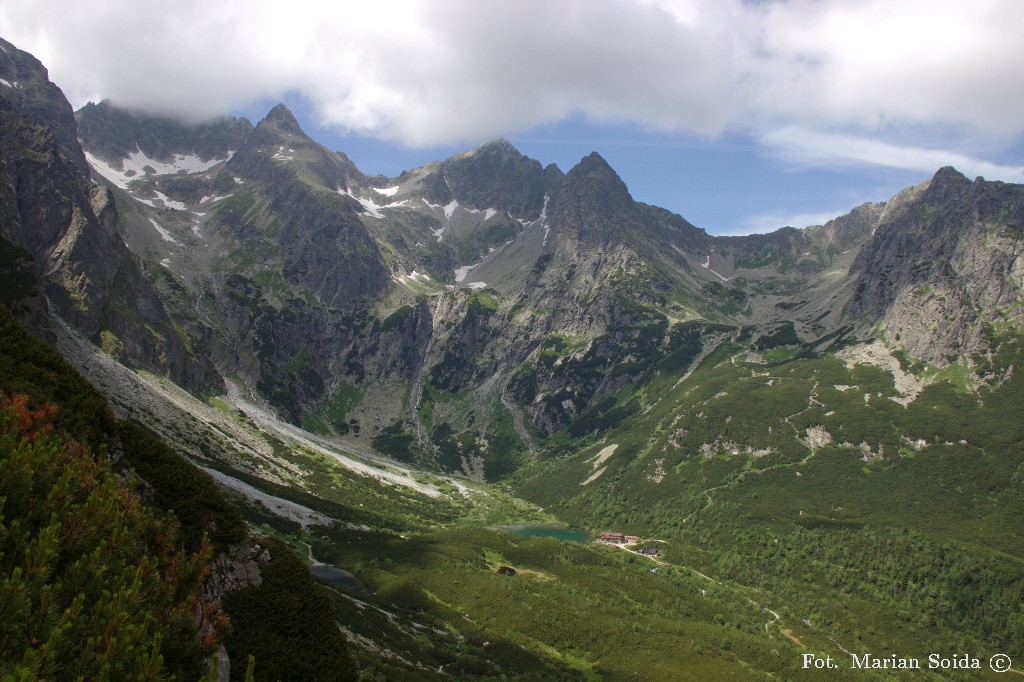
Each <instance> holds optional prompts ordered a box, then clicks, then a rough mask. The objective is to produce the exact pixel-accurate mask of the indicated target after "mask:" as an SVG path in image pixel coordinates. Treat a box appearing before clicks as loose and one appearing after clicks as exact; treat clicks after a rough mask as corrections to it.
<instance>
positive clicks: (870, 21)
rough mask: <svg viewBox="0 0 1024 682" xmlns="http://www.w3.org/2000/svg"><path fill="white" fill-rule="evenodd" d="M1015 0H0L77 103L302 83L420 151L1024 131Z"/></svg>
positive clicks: (266, 91) (204, 112)
mask: <svg viewBox="0 0 1024 682" xmlns="http://www.w3.org/2000/svg"><path fill="white" fill-rule="evenodd" d="M1021 26H1024V3H1022V2H1019V1H1018V0H974V1H972V2H970V3H966V2H962V0H900V2H892V0H857V1H856V2H850V1H849V0H789V1H788V2H743V1H742V0H715V1H713V0H489V1H488V2H479V1H478V0H430V1H429V2H427V1H425V0H418V1H417V0H388V1H387V2H377V3H366V2H354V1H347V2H343V1H322V2H317V1H314V0H293V1H292V2H288V3H284V2H269V1H262V2H258V1H255V0H219V1H218V2H216V3H210V2H206V1H205V0H179V1H176V2H173V3H170V2H164V1H162V0H161V1H158V0H135V1H133V2H128V3H125V2H117V1H115V0H91V1H90V2H88V3H85V2H81V1H80V0H50V1H48V2H46V3H39V2H37V1H36V0H3V2H2V3H0V27H2V28H3V32H4V36H5V37H6V38H7V39H9V40H11V41H12V42H14V43H15V44H16V45H18V46H19V47H21V48H23V49H26V50H28V51H30V52H32V53H33V54H35V55H36V56H37V57H39V58H40V59H41V60H43V62H44V63H45V64H47V66H49V67H50V70H51V75H52V77H53V78H54V80H55V81H56V82H57V83H58V84H59V85H61V87H62V88H64V90H65V92H66V94H67V95H68V97H69V99H71V101H72V104H73V105H75V106H76V107H77V106H80V105H81V104H83V103H84V102H85V101H87V100H90V99H98V98H104V97H106V98H111V99H113V100H115V101H117V102H119V103H121V104H122V105H126V106H131V107H136V108H143V109H148V110H156V111H164V112H168V111H170V112H174V113H177V114H179V115H185V116H191V117H202V116H212V115H215V114H220V113H223V112H224V111H227V110H230V109H232V108H236V107H239V106H243V105H245V104H247V103H250V102H253V101H257V100H262V99H266V98H280V97H282V96H283V94H284V93H286V92H289V91H297V92H299V93H301V94H302V95H304V96H306V97H308V98H309V99H310V101H311V102H312V103H313V105H314V107H315V108H316V111H317V112H318V113H319V115H320V116H321V117H322V119H323V122H325V123H328V124H334V125H337V126H339V127H341V128H344V129H348V130H352V131H355V132H359V133H363V134H369V135H373V136H378V137H383V138H388V139H394V140H399V141H401V142H403V143H405V144H408V145H435V144H443V143H462V142H467V141H470V142H472V141H479V140H480V139H485V138H487V137H492V136H497V135H511V134H514V133H515V132H517V131H523V130H526V129H529V128H530V127H532V126H535V125H537V124H539V123H543V122H546V121H552V120H560V119H563V118H565V117H567V116H570V115H574V114H582V115H583V116H585V117H587V118H589V119H591V120H599V121H630V122H634V123H638V124H640V125H642V126H645V127H649V128H653V129H659V130H666V131H687V132H696V133H698V134H701V135H711V136H714V135H717V134H719V133H721V132H722V131H724V130H727V129H730V128H732V129H748V128H750V127H759V128H761V129H763V128H764V127H767V126H774V127H778V128H786V127H791V126H799V127H805V128H819V129H822V128H832V129H835V128H836V127H837V126H852V131H853V132H855V133H858V134H859V135H860V136H861V137H867V136H871V135H874V134H875V133H876V132H879V131H884V130H886V129H889V128H892V127H894V126H895V127H899V126H908V125H909V126H917V125H941V126H946V127H947V128H948V127H949V126H962V127H964V128H965V129H967V130H968V131H969V132H970V133H971V134H973V135H982V136H989V137H990V138H1000V136H1001V139H1004V140H1005V139H1008V138H1012V137H1013V136H1016V135H1019V134H1021V133H1022V132H1024V79H1022V78H1020V76H1019V70H1020V65H1021V64H1024V41H1022V40H1020V36H1019V34H1020V27H1021Z"/></svg>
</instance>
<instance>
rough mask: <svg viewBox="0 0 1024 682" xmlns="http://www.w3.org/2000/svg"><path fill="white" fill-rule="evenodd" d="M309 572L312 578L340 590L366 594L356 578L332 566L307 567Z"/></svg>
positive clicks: (317, 565) (315, 565)
mask: <svg viewBox="0 0 1024 682" xmlns="http://www.w3.org/2000/svg"><path fill="white" fill-rule="evenodd" d="M309 572H310V573H312V574H313V577H314V578H318V579H320V580H323V581H324V582H328V583H330V584H332V585H335V586H337V587H340V588H342V589H345V590H350V591H352V592H366V588H365V587H363V586H362V585H360V584H359V581H358V580H356V577H355V576H354V575H352V574H351V573H349V572H348V571H346V570H344V569H341V568H335V567H334V566H325V565H323V564H314V565H313V566H310V567H309Z"/></svg>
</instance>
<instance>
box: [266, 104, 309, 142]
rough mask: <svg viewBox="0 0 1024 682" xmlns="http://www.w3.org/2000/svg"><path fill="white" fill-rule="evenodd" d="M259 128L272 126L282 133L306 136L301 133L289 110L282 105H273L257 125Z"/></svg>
mask: <svg viewBox="0 0 1024 682" xmlns="http://www.w3.org/2000/svg"><path fill="white" fill-rule="evenodd" d="M259 126H272V127H274V128H276V129H277V130H279V131H281V132H283V133H289V134H291V135H302V136H303V137H305V136H306V133H304V132H303V130H302V127H301V126H300V125H299V121H298V120H297V119H296V118H295V115H294V114H292V112H291V109H289V108H288V107H287V106H285V105H284V104H283V103H280V104H277V105H275V106H274V108H273V109H271V110H270V111H269V112H267V115H266V116H264V117H263V120H262V121H260V122H259V123H258V124H257V127H259Z"/></svg>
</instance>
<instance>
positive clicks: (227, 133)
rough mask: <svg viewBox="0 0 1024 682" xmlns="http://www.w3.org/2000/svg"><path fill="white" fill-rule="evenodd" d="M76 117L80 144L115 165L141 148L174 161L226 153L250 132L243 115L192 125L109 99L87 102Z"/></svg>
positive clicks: (152, 155)
mask: <svg viewBox="0 0 1024 682" xmlns="http://www.w3.org/2000/svg"><path fill="white" fill-rule="evenodd" d="M75 119H76V120H77V122H78V137H79V139H80V140H81V143H82V146H83V147H85V148H86V149H88V150H90V152H91V153H93V154H94V155H96V156H97V157H98V158H100V159H102V160H104V161H107V162H108V163H110V164H111V165H113V166H114V167H115V168H120V167H121V164H122V160H123V159H126V158H128V157H129V156H131V155H132V154H135V153H137V152H142V153H143V154H144V155H145V156H146V157H147V158H150V159H155V160H157V161H171V160H172V159H173V157H174V155H175V154H180V153H183V152H187V153H190V154H194V155H195V156H197V157H198V158H199V159H200V160H202V161H208V160H210V159H222V158H226V157H227V156H228V155H229V154H230V153H231V152H233V151H235V150H237V149H238V148H239V147H240V146H241V145H242V143H243V141H244V140H245V138H246V136H247V135H248V134H249V133H250V132H251V131H252V124H251V123H250V122H249V121H248V120H247V119H244V118H240V119H236V118H233V117H229V116H225V117H222V118H220V119H216V120H213V121H208V122H203V123H199V124H195V125H189V124H187V123H183V122H181V121H178V120H175V119H172V118H162V117H158V116H133V115H132V114H131V113H130V112H127V111H124V110H123V109H119V108H118V107H116V106H114V105H113V104H111V103H110V102H107V101H104V102H100V103H99V104H93V103H92V102H90V103H88V104H86V105H85V106H84V107H82V108H81V109H79V110H78V111H77V112H75Z"/></svg>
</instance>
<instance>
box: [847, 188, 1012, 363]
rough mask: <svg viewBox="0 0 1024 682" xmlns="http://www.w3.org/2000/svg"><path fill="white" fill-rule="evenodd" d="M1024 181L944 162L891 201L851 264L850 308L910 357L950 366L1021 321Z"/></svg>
mask: <svg viewBox="0 0 1024 682" xmlns="http://www.w3.org/2000/svg"><path fill="white" fill-rule="evenodd" d="M1022 225H1024V187H1022V186H1020V185H1008V184H1005V183H1001V182H986V181H985V180H983V179H981V178H979V179H977V180H975V181H974V182H971V181H970V180H968V179H967V178H965V177H964V176H963V175H961V174H960V173H958V172H957V171H955V170H954V169H952V168H943V169H941V170H940V171H939V172H938V173H936V174H935V176H934V177H933V178H932V179H931V180H929V181H927V182H925V183H923V184H921V185H919V186H918V187H915V188H912V189H908V190H905V191H904V192H901V193H900V194H899V195H897V196H896V197H895V198H894V199H893V200H892V201H890V202H889V204H888V206H887V208H886V210H885V212H884V213H883V214H882V216H881V218H880V219H879V221H878V226H877V229H876V231H875V234H874V237H873V238H872V239H871V240H870V241H869V242H868V243H867V244H866V245H865V246H864V248H863V249H861V252H860V254H859V255H858V256H857V260H856V261H855V262H854V264H853V266H852V267H851V269H850V275H851V277H852V278H853V289H854V295H853V298H852V300H851V302H850V305H849V312H850V313H851V314H852V315H854V316H862V317H863V318H864V319H865V320H866V322H868V323H875V322H876V321H878V322H880V325H881V326H880V329H881V331H882V332H883V333H884V334H885V335H886V336H887V337H888V338H889V339H890V340H891V341H892V342H894V343H896V344H899V345H900V346H902V347H904V348H905V349H906V350H907V352H908V353H910V355H911V356H913V357H917V358H921V359H923V360H926V361H928V362H932V363H935V364H938V365H944V364H947V363H949V362H954V361H956V360H957V359H958V358H961V357H964V356H967V357H969V356H970V355H971V354H973V353H978V352H984V351H986V350H987V349H988V345H987V342H986V336H987V329H988V328H990V327H991V326H992V325H1000V324H1014V325H1019V323H1020V314H1021V312H1020V305H1019V302H1020V300H1021V296H1022V288H1024V261H1022V260H1021V253H1022V237H1024V232H1022Z"/></svg>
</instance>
